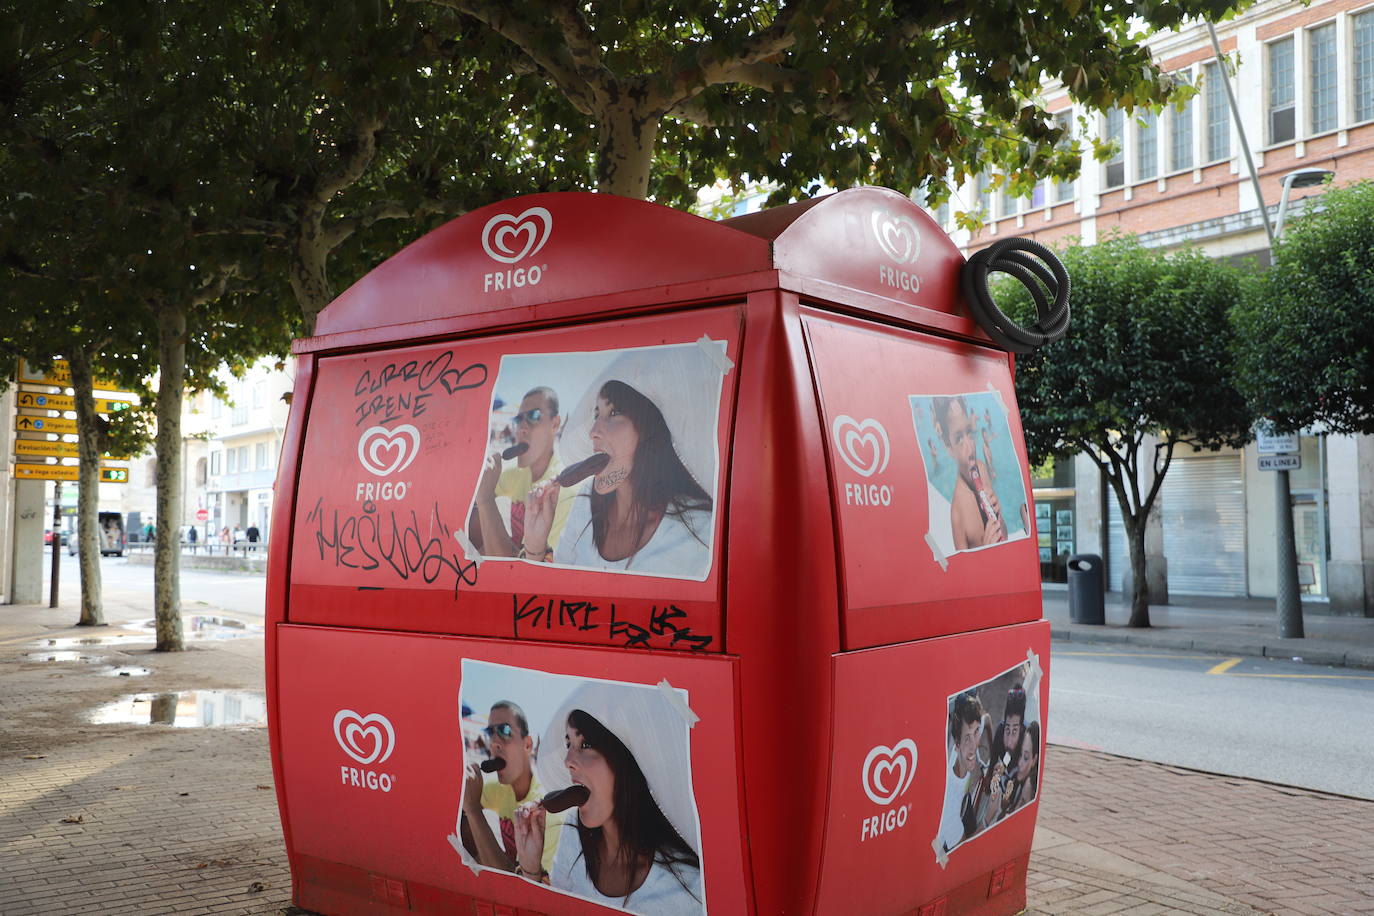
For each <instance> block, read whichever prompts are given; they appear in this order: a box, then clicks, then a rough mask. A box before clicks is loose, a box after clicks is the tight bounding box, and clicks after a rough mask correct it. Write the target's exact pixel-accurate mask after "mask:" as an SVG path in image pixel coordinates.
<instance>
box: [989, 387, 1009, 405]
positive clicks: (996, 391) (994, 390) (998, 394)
mask: <svg viewBox="0 0 1374 916" xmlns="http://www.w3.org/2000/svg"><path fill="white" fill-rule="evenodd" d="M988 391H991V392H992V396H993V397H995V398H997V406H998V407H1000V408H1002V413H1006V412H1007V403H1006V402H1005V401H1003V400H1002V391H1001V389H999V388H998V387H997V386H996V385H994V384H993V383H992V382H988Z"/></svg>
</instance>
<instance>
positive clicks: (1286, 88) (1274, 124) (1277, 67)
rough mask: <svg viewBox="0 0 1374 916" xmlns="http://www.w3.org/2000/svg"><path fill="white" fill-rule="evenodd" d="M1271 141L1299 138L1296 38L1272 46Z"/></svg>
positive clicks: (1270, 79) (1270, 50) (1270, 63)
mask: <svg viewBox="0 0 1374 916" xmlns="http://www.w3.org/2000/svg"><path fill="white" fill-rule="evenodd" d="M1267 52H1268V56H1269V142H1270V143H1271V144H1274V143H1287V142H1288V141H1290V140H1292V139H1293V138H1294V137H1295V136H1296V131H1297V116H1296V112H1295V106H1294V103H1293V99H1294V97H1295V93H1294V91H1293V89H1294V87H1293V80H1294V73H1293V39H1291V38H1285V39H1283V40H1282V41H1276V42H1274V43H1273V44H1271V45H1269V47H1268V49H1267Z"/></svg>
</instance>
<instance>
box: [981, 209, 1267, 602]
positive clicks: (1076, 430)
mask: <svg viewBox="0 0 1374 916" xmlns="http://www.w3.org/2000/svg"><path fill="white" fill-rule="evenodd" d="M1063 260H1064V266H1065V267H1066V268H1067V269H1068V271H1069V276H1070V278H1071V280H1072V283H1073V293H1072V296H1071V306H1072V309H1073V318H1072V324H1071V325H1070V328H1069V332H1068V335H1067V336H1066V337H1064V338H1063V339H1062V340H1059V341H1057V342H1055V343H1052V344H1048V345H1047V346H1045V347H1042V348H1041V349H1039V350H1037V351H1035V352H1034V353H1031V354H1028V355H1026V356H1021V357H1018V358H1017V361H1016V396H1017V400H1018V401H1019V403H1020V408H1021V418H1022V423H1023V424H1024V428H1025V434H1026V446H1027V449H1028V451H1029V452H1030V460H1031V463H1032V464H1038V463H1040V462H1041V461H1043V460H1045V459H1046V458H1051V457H1054V458H1068V457H1071V456H1073V455H1075V454H1078V453H1080V452H1081V453H1086V454H1087V455H1088V456H1089V457H1091V458H1092V460H1093V462H1094V463H1095V464H1097V466H1098V467H1099V468H1100V469H1101V470H1102V471H1103V473H1104V474H1105V475H1106V478H1107V480H1108V482H1109V483H1110V485H1111V487H1112V490H1113V492H1114V493H1115V495H1116V499H1117V504H1118V505H1119V506H1120V508H1121V517H1122V521H1123V522H1124V524H1125V527H1126V532H1127V540H1128V542H1129V544H1130V550H1131V565H1132V571H1133V576H1132V580H1133V583H1134V594H1133V596H1132V606H1131V625H1132V626H1149V592H1148V582H1147V580H1146V577H1145V574H1144V573H1145V558H1144V549H1145V547H1144V537H1145V523H1146V520H1147V519H1148V517H1149V513H1150V510H1151V509H1152V508H1153V506H1154V502H1155V498H1156V497H1157V496H1158V494H1159V488H1160V485H1161V484H1162V483H1163V481H1164V476H1165V474H1166V473H1167V472H1168V470H1169V465H1170V462H1171V461H1172V460H1173V457H1174V453H1175V450H1176V448H1177V447H1178V446H1179V445H1189V446H1191V447H1193V448H1194V449H1195V450H1200V449H1210V450H1213V451H1215V450H1218V449H1220V448H1222V447H1223V446H1232V447H1239V446H1241V445H1243V444H1244V443H1245V442H1246V441H1247V440H1248V439H1249V437H1250V427H1251V414H1250V412H1249V410H1248V409H1247V406H1246V403H1245V401H1244V399H1243V398H1242V397H1241V395H1240V393H1239V392H1238V391H1237V390H1236V388H1235V384H1234V379H1233V369H1234V366H1233V360H1232V356H1231V347H1230V340H1231V329H1230V325H1229V320H1228V309H1229V308H1230V307H1231V306H1232V305H1233V304H1234V303H1235V302H1236V300H1237V298H1238V297H1239V295H1240V290H1241V277H1240V274H1239V271H1238V270H1237V269H1236V268H1234V267H1230V266H1228V265H1226V264H1223V263H1219V262H1215V261H1212V260H1209V259H1208V258H1207V257H1205V256H1204V255H1203V254H1202V253H1201V252H1200V251H1197V250H1195V249H1186V250H1183V251H1180V252H1178V253H1175V254H1166V253H1164V252H1162V251H1160V250H1158V249H1150V248H1145V247H1142V246H1141V245H1140V244H1139V242H1138V241H1137V240H1136V239H1135V238H1134V237H1128V236H1115V237H1112V238H1109V239H1107V240H1106V241H1102V242H1100V243H1099V244H1097V245H1093V246H1089V247H1085V246H1080V245H1075V246H1071V247H1069V248H1068V249H1066V250H1065V251H1064V254H1063ZM999 293H1000V295H1001V296H1003V297H1007V298H1009V299H1010V300H1011V301H1012V302H1013V303H1014V305H1013V306H1012V312H1011V314H1014V315H1016V316H1018V317H1019V318H1020V319H1022V320H1028V319H1029V317H1030V316H1032V315H1033V314H1034V308H1033V305H1032V304H1031V302H1030V297H1029V296H1028V295H1026V294H1025V291H1024V289H1022V288H1021V287H1020V286H1019V285H1018V284H1010V285H1006V286H1003V287H1001V288H1000V290H999ZM1152 442H1153V445H1152V444H1151V443H1152Z"/></svg>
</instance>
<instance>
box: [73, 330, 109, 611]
mask: <svg viewBox="0 0 1374 916" xmlns="http://www.w3.org/2000/svg"><path fill="white" fill-rule="evenodd" d="M67 363H68V365H69V366H70V367H71V372H72V390H73V392H74V393H75V395H76V434H77V452H78V454H79V456H80V466H79V468H78V469H77V488H76V544H77V549H76V560H77V563H78V564H79V566H80V568H81V619H80V620H78V621H77V626H82V627H102V626H104V625H105V615H104V613H103V611H102V610H101V606H100V605H101V600H100V597H101V596H100V532H99V530H98V529H99V526H100V419H99V418H98V417H97V416H96V413H95V397H94V394H93V389H94V386H95V382H94V379H93V377H92V371H91V362H90V359H89V356H88V355H87V354H86V353H80V352H76V353H70V354H68V356H67Z"/></svg>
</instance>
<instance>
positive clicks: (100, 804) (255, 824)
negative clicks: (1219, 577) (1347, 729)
mask: <svg viewBox="0 0 1374 916" xmlns="http://www.w3.org/2000/svg"><path fill="white" fill-rule="evenodd" d="M1047 604H1049V602H1047ZM131 610H133V611H134V613H133V614H132V615H131V616H130V618H129V619H139V618H143V619H146V617H147V616H149V615H150V613H151V612H150V611H149V610H147V609H146V608H137V609H131ZM75 619H76V613H75V610H74V609H72V608H61V609H58V610H48V609H46V608H39V607H28V606H26V607H13V606H8V607H0V721H3V722H4V727H3V729H0V863H3V864H2V865H0V910H3V912H4V913H5V914H6V916H30V914H44V916H47V914H56V916H67V914H78V913H80V914H105V913H110V914H125V913H127V914H162V913H166V914H183V913H185V914H202V913H204V914H209V913H215V914H220V913H242V914H283V913H288V912H291V909H290V877H289V874H288V871H287V866H286V855H285V849H284V846H283V843H282V839H281V825H280V821H279V820H278V817H277V811H276V797H275V793H274V792H273V791H272V789H271V782H272V778H271V768H270V765H269V762H268V752H267V734H266V730H265V729H264V728H261V727H247V728H243V727H239V728H235V727H229V728H213V729H202V728H172V727H168V726H165V725H92V724H89V723H88V722H87V721H86V720H85V714H86V713H87V712H88V711H89V710H90V709H92V708H94V707H95V706H99V705H101V704H103V703H106V702H108V701H110V700H112V699H114V698H117V697H119V696H122V695H127V694H130V693H134V692H138V693H159V692H164V691H179V690H188V689H202V690H205V689H216V690H229V689H239V690H247V691H261V690H262V689H263V673H264V672H263V662H262V639H261V637H260V636H247V637H244V638H240V639H229V640H206V641H201V642H195V643H193V644H192V648H191V649H190V651H187V652H184V653H179V654H174V655H158V654H156V653H153V652H151V650H150V645H151V644H150V642H149V641H148V639H147V636H146V635H144V636H142V637H129V638H124V639H116V640H114V641H113V642H111V643H108V644H103V645H87V646H79V647H77V648H76V649H75V650H73V651H77V652H79V653H80V655H82V656H84V657H86V659H88V660H86V661H70V662H44V661H39V660H36V659H34V658H32V657H31V656H30V655H29V653H31V652H34V651H36V649H35V647H34V646H33V641H34V640H35V638H36V637H38V636H40V635H41V636H43V637H45V638H56V639H61V638H66V637H76V638H93V637H108V636H113V635H115V633H117V632H118V630H117V628H106V629H104V630H98V631H97V630H91V629H80V628H74V627H68V626H67V625H66V624H67V623H68V622H70V621H72V620H75ZM1179 629H1184V630H1186V628H1185V627H1180V628H1179ZM1199 632H1200V631H1199ZM1175 635H1178V634H1177V633H1175ZM53 650H54V651H59V650H62V651H65V650H66V647H53ZM113 666H127V667H142V668H146V669H148V670H149V672H150V673H148V674H147V675H146V676H138V677H118V676H114V675H111V674H109V673H107V672H108V670H109V669H110V668H111V667H113ZM1045 774H1046V780H1045V790H1044V796H1043V797H1042V804H1041V806H1040V813H1039V828H1038V830H1037V835H1036V842H1035V848H1034V851H1033V854H1032V856H1031V863H1030V873H1029V876H1028V882H1027V883H1028V888H1029V909H1028V911H1027V912H1028V913H1031V914H1046V916H1048V914H1061V913H1074V914H1078V913H1081V914H1106V913H1123V914H1131V916H1145V914H1155V913H1193V914H1212V913H1225V914H1230V913H1234V914H1242V913H1256V912H1258V913H1298V914H1308V913H1332V914H1348V913H1360V912H1368V913H1374V854H1371V853H1370V852H1369V848H1368V843H1367V841H1366V837H1367V833H1368V825H1369V823H1370V822H1371V821H1372V820H1374V802H1369V801H1362V800H1355V799H1349V798H1342V797H1338V796H1331V795H1324V794H1322V793H1318V792H1309V791H1306V790H1300V789H1293V788H1288V787H1282V786H1274V785H1270V784H1266V783H1261V782H1256V781H1253V780H1246V779H1237V778H1232V777H1221V776H1215V775H1210V774H1205V773H1197V772H1192V771H1188V770H1183V769H1179V768H1176V767H1169V766H1164V765H1160V764H1153V763H1144V762H1140V761H1135V760H1130V759H1126V758H1121V757H1114V756H1111V755H1108V754H1103V753H1099V752H1095V751H1088V750H1080V749H1075V748H1068V747H1062V746H1055V747H1052V748H1051V749H1050V750H1049V751H1048V752H1047V754H1046V762H1045Z"/></svg>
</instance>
